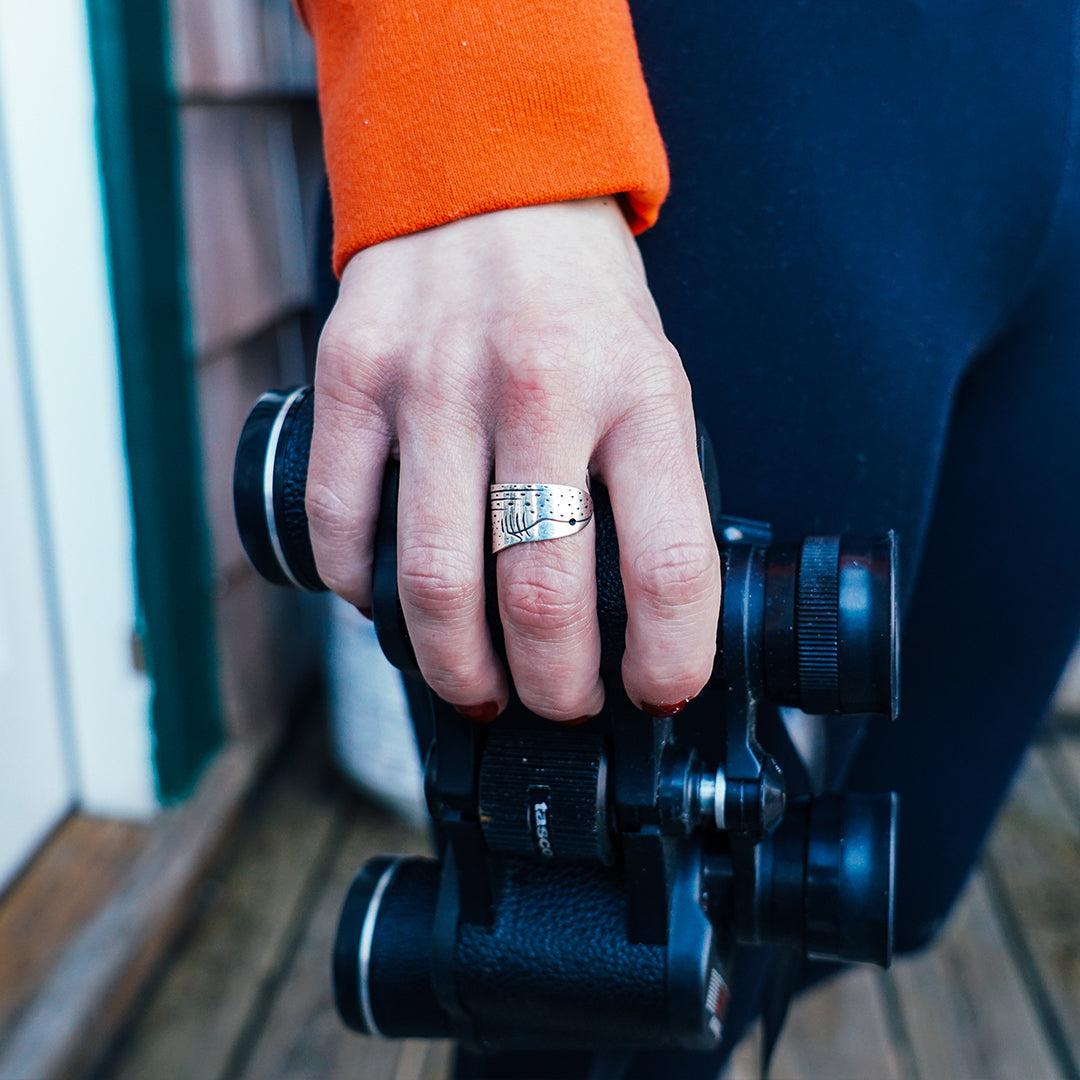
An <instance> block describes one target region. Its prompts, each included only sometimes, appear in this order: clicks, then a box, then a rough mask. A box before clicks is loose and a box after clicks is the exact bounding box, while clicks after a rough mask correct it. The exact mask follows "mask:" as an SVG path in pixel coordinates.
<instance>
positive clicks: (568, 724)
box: [561, 716, 592, 727]
mask: <svg viewBox="0 0 1080 1080" xmlns="http://www.w3.org/2000/svg"><path fill="white" fill-rule="evenodd" d="M591 719H592V717H591V716H577V717H575V718H574V719H573V720H563V721H561V723H562V724H563V725H564V726H566V727H577V726H578V724H584V723H585V721H586V720H591Z"/></svg>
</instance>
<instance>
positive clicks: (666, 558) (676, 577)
mask: <svg viewBox="0 0 1080 1080" xmlns="http://www.w3.org/2000/svg"><path fill="white" fill-rule="evenodd" d="M632 569H633V580H634V584H635V586H636V589H637V591H638V593H639V595H640V596H641V598H642V600H643V601H644V602H645V603H646V604H647V605H648V606H649V607H650V609H652V610H657V611H671V612H674V611H677V610H678V609H679V608H685V607H691V608H693V609H694V610H697V609H698V607H699V606H700V603H701V601H702V600H703V599H704V598H706V597H709V596H711V594H712V592H713V591H714V588H715V585H716V581H717V576H718V574H719V560H718V556H717V553H716V548H715V547H714V546H712V545H709V544H704V543H694V542H691V541H683V542H681V543H677V544H670V545H666V546H664V547H660V548H651V549H649V550H647V551H645V552H643V553H642V554H640V555H638V556H637V558H636V559H635V560H634V564H633V568H632Z"/></svg>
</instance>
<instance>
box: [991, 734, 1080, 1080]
mask: <svg viewBox="0 0 1080 1080" xmlns="http://www.w3.org/2000/svg"><path fill="white" fill-rule="evenodd" d="M1053 752H1054V753H1055V755H1056V756H1057V758H1058V760H1057V761H1056V762H1055V767H1054V769H1052V768H1051V767H1050V766H1049V764H1048V761H1047V758H1046V753H1047V751H1046V750H1045V749H1043V748H1036V749H1035V750H1034V751H1033V752H1032V753H1031V754H1030V755H1029V756H1028V760H1027V762H1026V763H1025V765H1024V768H1023V769H1022V770H1021V773H1020V776H1019V778H1018V780H1017V783H1016V785H1015V788H1014V790H1013V794H1012V797H1011V798H1010V799H1009V802H1008V804H1007V806H1006V808H1005V810H1004V812H1003V813H1002V815H1001V819H1000V821H999V822H998V825H997V828H996V829H995V830H994V834H993V836H992V838H991V842H990V852H989V858H988V867H989V868H990V870H991V871H992V881H993V884H994V885H995V886H996V887H997V888H999V889H1000V893H1001V897H1002V901H1003V903H1004V905H1005V910H1006V913H1007V916H1008V918H1009V921H1010V924H1011V927H1010V932H1011V933H1013V934H1014V935H1015V936H1016V938H1017V939H1018V942H1019V945H1020V947H1021V948H1022V949H1024V950H1026V952H1027V954H1028V955H1029V957H1030V965H1029V967H1030V969H1031V974H1030V978H1029V982H1031V984H1032V985H1031V990H1032V993H1033V997H1034V998H1035V1000H1036V1003H1037V1004H1040V1003H1042V1004H1043V1005H1044V1009H1045V1010H1048V1011H1049V1014H1048V1015H1046V1014H1044V1016H1043V1018H1042V1019H1043V1023H1044V1025H1045V1026H1046V1027H1047V1029H1048V1034H1049V1037H1050V1039H1051V1042H1052V1044H1053V1045H1054V1048H1055V1051H1056V1053H1057V1055H1058V1058H1059V1062H1060V1064H1061V1067H1062V1070H1063V1071H1064V1072H1066V1073H1067V1075H1069V1076H1071V1077H1076V1076H1077V1075H1080V1066H1078V1062H1080V817H1078V816H1077V813H1076V808H1075V806H1073V805H1070V802H1069V800H1068V799H1067V797H1066V796H1065V795H1064V794H1063V792H1062V789H1061V787H1060V786H1059V785H1058V784H1057V783H1056V782H1055V779H1054V771H1055V769H1056V768H1057V767H1058V766H1059V765H1060V764H1061V763H1062V762H1065V763H1067V762H1068V761H1069V752H1065V751H1062V750H1061V749H1060V748H1058V749H1056V750H1055V751H1053Z"/></svg>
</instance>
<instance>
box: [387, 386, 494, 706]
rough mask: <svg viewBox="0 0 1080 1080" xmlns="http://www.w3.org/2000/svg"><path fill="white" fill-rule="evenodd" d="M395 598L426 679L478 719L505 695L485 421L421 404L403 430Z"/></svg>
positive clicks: (404, 421)
mask: <svg viewBox="0 0 1080 1080" xmlns="http://www.w3.org/2000/svg"><path fill="white" fill-rule="evenodd" d="M399 438H400V442H401V481H400V486H399V493H398V594H399V596H400V599H401V607H402V611H403V612H404V614H405V622H406V624H407V625H408V628H409V637H410V639H411V641H412V645H413V651H414V652H415V654H416V660H417V663H418V664H419V666H420V671H421V672H422V674H423V676H424V681H425V682H426V683H427V684H428V686H430V687H431V689H432V690H434V691H435V693H436V694H438V695H439V697H441V698H443V699H444V700H445V701H449V702H450V703H451V704H452V705H456V706H457V707H458V708H459V709H460V711H461V712H463V713H464V714H465V715H466V716H468V717H470V718H471V719H474V720H482V721H487V720H494V719H495V716H496V715H497V713H498V712H499V711H501V710H502V709H503V708H504V707H505V706H506V702H507V698H508V691H507V684H506V677H505V675H504V673H503V668H502V665H501V664H500V663H499V661H498V659H497V657H496V655H495V651H494V648H493V646H492V644H491V637H490V634H489V631H488V625H487V616H486V607H485V594H484V547H485V537H486V535H487V529H486V526H487V505H488V482H489V480H488V478H489V476H490V460H491V451H490V446H489V443H488V439H487V436H486V434H485V432H484V430H483V427H482V425H481V423H480V422H479V421H478V420H477V419H476V418H474V417H471V416H469V415H468V414H467V413H466V412H465V411H464V410H459V412H458V414H457V415H456V416H455V415H453V414H451V413H448V411H447V408H446V405H445V402H443V403H442V404H441V405H439V404H436V403H435V402H430V403H425V402H423V401H421V402H417V403H416V404H415V406H414V407H413V408H411V409H409V410H408V411H404V412H403V414H402V416H401V420H400V426H399Z"/></svg>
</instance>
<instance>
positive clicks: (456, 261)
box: [307, 198, 720, 721]
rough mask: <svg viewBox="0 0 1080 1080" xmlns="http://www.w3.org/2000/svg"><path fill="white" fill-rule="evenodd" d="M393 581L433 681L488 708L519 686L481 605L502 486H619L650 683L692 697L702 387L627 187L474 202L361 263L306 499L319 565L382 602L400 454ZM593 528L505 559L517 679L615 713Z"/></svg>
mask: <svg viewBox="0 0 1080 1080" xmlns="http://www.w3.org/2000/svg"><path fill="white" fill-rule="evenodd" d="M391 453H398V454H400V458H401V479H400V498H399V510H398V587H399V592H400V597H401V604H402V608H403V610H404V613H405V621H406V623H407V625H408V628H409V635H410V637H411V639H412V644H413V647H414V649H415V652H416V658H417V661H418V663H419V665H420V670H421V671H422V673H423V675H424V678H425V680H426V681H427V683H428V685H429V686H430V687H431V688H432V689H433V690H434V691H435V692H436V693H437V694H438V695H439V696H440V697H442V698H444V699H445V700H446V701H449V702H450V703H451V704H454V705H456V706H458V707H459V708H460V709H461V711H462V712H464V713H465V714H466V715H469V716H472V717H473V718H474V719H492V718H494V716H495V715H496V713H497V712H498V711H500V710H501V709H502V708H503V707H505V705H506V702H507V682H506V673H505V671H504V670H503V667H502V664H501V663H500V662H499V660H498V658H497V656H496V654H495V651H494V649H493V648H492V644H491V639H490V636H489V633H488V629H487V624H486V621H485V603H484V580H483V561H484V554H485V552H484V547H485V535H486V524H487V520H488V513H489V511H488V485H489V483H491V482H492V478H493V477H494V481H495V482H496V483H508V482H530V483H552V484H569V485H571V486H573V487H578V488H584V487H585V486H586V475H587V473H591V474H592V475H594V476H596V477H599V478H600V479H601V480H603V482H604V483H605V484H606V485H607V487H608V490H609V492H610V495H611V503H612V508H613V511H614V515H615V523H616V531H617V532H618V536H619V544H620V551H621V566H620V569H621V572H622V579H623V586H624V589H625V593H626V605H627V612H628V625H627V632H626V653H625V656H624V659H623V681H624V684H625V686H626V690H627V693H628V694H629V696H630V698H631V700H632V701H634V702H635V703H636V704H638V705H641V706H643V707H646V708H649V709H651V710H652V711H654V712H668V713H670V712H673V711H675V710H676V706H678V705H680V704H681V703H683V702H684V701H685V700H686V699H688V698H691V697H693V696H694V695H696V694H697V693H698V692H699V691H700V690H701V688H702V686H703V685H704V684H705V682H706V680H707V679H708V677H709V675H710V672H711V670H712V662H713V653H714V649H715V641H716V627H717V619H718V614H719V604H720V567H719V558H718V555H717V550H716V545H715V542H714V540H713V535H712V531H711V528H710V524H709V514H708V508H707V505H706V501H705V493H704V489H703V486H702V481H701V475H700V472H699V468H698V464H697V456H696V451H695V433H694V418H693V411H692V408H691V403H690V388H689V384H688V382H687V379H686V376H685V374H684V372H683V369H682V365H681V363H680V361H679V357H678V355H677V354H676V352H675V349H674V348H673V347H672V345H671V344H670V343H669V342H668V341H667V339H666V338H665V337H664V333H663V329H662V327H661V325H660V318H659V316H658V314H657V311H656V307H655V305H654V304H653V301H652V297H651V295H650V294H649V289H648V286H647V284H646V282H645V274H644V270H643V268H642V264H641V259H640V256H639V254H638V250H637V245H636V244H635V243H634V240H633V237H632V236H631V233H630V230H629V229H628V227H627V225H626V222H625V220H624V218H623V216H622V213H621V211H620V210H619V208H618V206H617V204H616V201H615V200H614V199H612V198H598V199H587V200H581V201H577V202H566V203H553V204H549V205H544V206H534V207H524V208H521V209H515V210H504V211H499V212H496V213H490V214H483V215H480V216H476V217H469V218H465V219H462V220H460V221H456V222H452V223H450V224H448V225H442V226H440V227H438V228H433V229H428V230H426V231H424V232H419V233H414V234H411V235H408V236H402V237H398V238H396V239H393V240H388V241H386V242H384V243H381V244H377V245H375V246H374V247H371V248H368V249H366V250H364V251H362V252H360V253H359V254H357V255H355V256H354V257H353V258H352V259H351V261H350V262H349V263H348V265H347V266H346V268H345V272H344V274H343V276H342V280H341V292H340V296H339V299H338V302H337V305H336V306H335V308H334V311H333V313H332V314H331V316H330V319H329V321H328V323H327V326H326V329H325V331H324V332H323V336H322V340H321V341H320V343H319V356H318V365H317V369H316V377H315V430H314V436H313V439H312V447H311V462H310V466H309V473H308V487H307V512H308V519H309V525H310V530H311V540H312V547H313V550H314V553H315V561H316V565H317V566H318V570H319V574H320V575H321V577H322V579H323V581H325V582H326V584H327V585H328V586H329V587H330V588H331V589H333V590H334V591H335V592H337V593H338V594H340V595H341V596H343V597H345V598H346V599H347V600H350V601H351V602H352V603H354V604H356V605H357V606H358V607H360V608H369V607H370V605H371V558H372V543H373V538H374V530H375V518H376V514H377V511H378V505H379V491H380V484H381V480H382V474H383V469H384V466H385V462H386V459H387V456H388V455H389V454H391ZM594 536H595V530H594V527H591V526H590V527H587V528H586V529H584V530H583V531H581V532H578V533H576V534H575V535H573V536H569V537H564V538H560V539H557V540H547V541H540V542H536V543H524V544H519V545H516V546H515V547H512V548H509V549H507V550H504V551H502V552H500V553H499V555H498V556H497V564H496V569H497V580H498V591H499V610H500V613H501V616H502V622H503V627H504V630H505V639H506V656H507V660H508V662H509V666H510V673H511V674H512V677H513V682H514V686H515V688H516V690H517V693H518V695H519V697H520V698H521V700H522V702H523V703H524V704H525V706H526V707H527V708H529V709H531V710H532V711H533V712H536V713H538V714H539V715H541V716H546V717H549V718H551V719H553V720H561V721H573V720H578V719H584V718H585V717H586V716H589V715H593V714H595V713H597V712H598V711H599V710H600V708H601V706H602V704H603V696H604V690H603V685H602V683H601V681H600V677H599V670H598V669H599V662H600V636H599V630H598V626H597V620H596V612H595V606H596V583H595V562H594V559H595V555H594Z"/></svg>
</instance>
